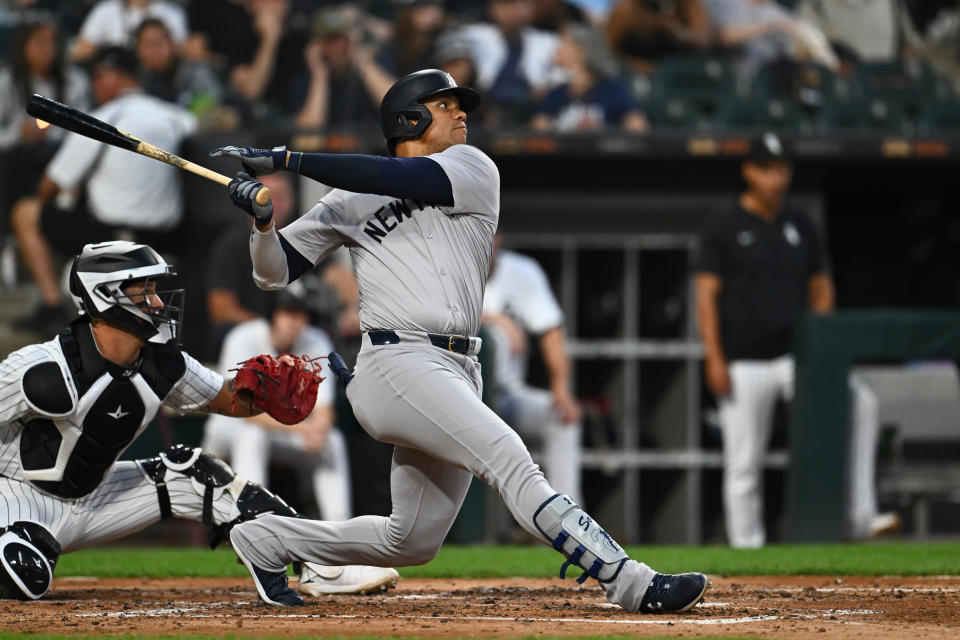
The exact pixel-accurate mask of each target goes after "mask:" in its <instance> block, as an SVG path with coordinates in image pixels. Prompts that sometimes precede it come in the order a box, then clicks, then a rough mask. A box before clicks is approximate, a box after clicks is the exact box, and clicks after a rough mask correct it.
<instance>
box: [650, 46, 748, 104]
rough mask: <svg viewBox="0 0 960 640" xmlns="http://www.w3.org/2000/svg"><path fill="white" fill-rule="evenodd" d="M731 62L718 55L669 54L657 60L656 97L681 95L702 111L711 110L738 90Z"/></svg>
mask: <svg viewBox="0 0 960 640" xmlns="http://www.w3.org/2000/svg"><path fill="white" fill-rule="evenodd" d="M735 89H736V82H735V80H734V75H733V71H732V69H731V68H730V65H729V64H727V63H726V62H725V61H723V60H720V59H718V58H708V57H703V56H675V57H666V58H663V59H661V60H659V61H658V62H657V66H656V68H655V69H654V74H653V91H652V97H653V98H659V99H661V100H663V99H672V98H681V99H684V100H686V101H688V102H690V103H692V104H694V105H695V107H696V109H697V110H698V111H699V112H701V113H710V112H712V111H713V110H714V108H715V106H716V103H717V101H718V100H719V99H721V98H723V97H724V96H729V95H731V94H733V93H734V92H735Z"/></svg>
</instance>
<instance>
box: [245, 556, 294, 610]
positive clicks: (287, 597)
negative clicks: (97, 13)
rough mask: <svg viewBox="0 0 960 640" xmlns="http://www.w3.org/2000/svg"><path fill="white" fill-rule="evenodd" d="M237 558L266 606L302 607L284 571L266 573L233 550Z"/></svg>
mask: <svg viewBox="0 0 960 640" xmlns="http://www.w3.org/2000/svg"><path fill="white" fill-rule="evenodd" d="M234 551H235V552H236V554H237V557H238V558H239V559H240V561H241V562H242V563H243V564H244V566H245V567H246V568H247V571H249V572H250V575H251V576H253V584H254V585H256V587H257V593H258V594H259V595H260V599H261V600H263V601H264V602H266V603H267V604H272V605H275V606H278V607H302V606H303V604H304V603H303V598H301V597H300V595H299V594H298V593H297V592H296V591H294V590H293V589H291V588H290V586H289V585H288V583H287V572H286V571H267V570H265V569H261V568H260V567H257V566H255V565H254V564H253V563H252V562H250V561H249V560H247V559H246V558H244V557H243V554H241V553H240V550H239V549H236V548H235V549H234Z"/></svg>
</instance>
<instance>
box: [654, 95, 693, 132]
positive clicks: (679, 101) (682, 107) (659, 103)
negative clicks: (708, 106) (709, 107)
mask: <svg viewBox="0 0 960 640" xmlns="http://www.w3.org/2000/svg"><path fill="white" fill-rule="evenodd" d="M640 108H641V109H642V110H643V112H644V113H645V114H646V116H647V118H648V119H649V120H650V124H651V125H652V126H653V127H654V128H656V129H685V130H702V129H705V128H708V127H709V118H707V117H706V116H704V115H703V114H701V113H700V111H699V110H698V108H697V106H696V105H695V104H694V103H692V102H690V101H688V100H685V99H683V98H679V97H674V98H665V99H657V98H651V99H649V100H646V101H644V102H642V103H641V104H640Z"/></svg>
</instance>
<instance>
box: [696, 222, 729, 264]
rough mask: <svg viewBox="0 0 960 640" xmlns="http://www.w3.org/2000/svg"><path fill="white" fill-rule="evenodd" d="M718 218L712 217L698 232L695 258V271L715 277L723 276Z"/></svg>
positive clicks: (721, 238) (721, 243) (721, 242)
mask: <svg viewBox="0 0 960 640" xmlns="http://www.w3.org/2000/svg"><path fill="white" fill-rule="evenodd" d="M721 226H722V224H721V221H720V219H719V216H713V217H712V218H710V219H709V220H708V221H707V223H706V224H705V225H704V227H703V230H702V231H701V232H700V253H699V254H698V256H697V271H704V272H707V273H713V274H716V275H722V274H723V236H722V234H721Z"/></svg>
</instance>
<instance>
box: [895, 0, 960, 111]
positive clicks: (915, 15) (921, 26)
mask: <svg viewBox="0 0 960 640" xmlns="http://www.w3.org/2000/svg"><path fill="white" fill-rule="evenodd" d="M901 16H902V19H903V26H904V39H905V40H906V49H905V52H904V53H905V55H907V56H909V57H916V58H919V59H921V60H925V61H926V62H928V63H929V64H930V65H931V66H932V67H933V68H934V69H935V70H936V71H937V72H938V73H939V74H940V75H941V76H943V77H944V78H946V79H947V80H949V82H950V83H951V85H952V88H953V91H954V94H955V95H960V2H958V1H957V0H923V2H920V0H905V2H904V10H903V12H902V13H901Z"/></svg>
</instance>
